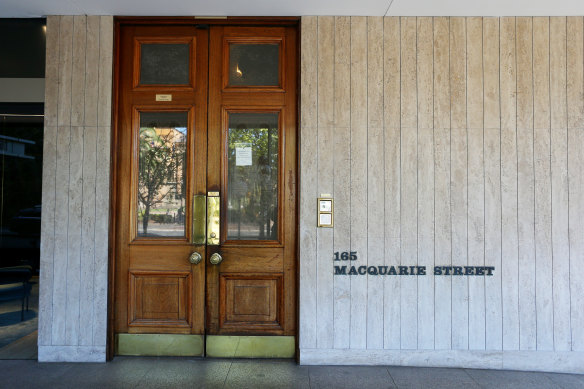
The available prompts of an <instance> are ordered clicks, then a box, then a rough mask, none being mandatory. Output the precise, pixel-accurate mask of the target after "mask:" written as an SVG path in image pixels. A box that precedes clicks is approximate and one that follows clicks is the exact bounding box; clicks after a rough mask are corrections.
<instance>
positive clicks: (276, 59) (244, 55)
mask: <svg viewBox="0 0 584 389" xmlns="http://www.w3.org/2000/svg"><path fill="white" fill-rule="evenodd" d="M279 69H280V45H279V44H275V43H261V44H251V43H245V44H240V43H231V44H230V45H229V85H230V86H276V85H278V84H279V82H280V80H279V76H280V72H279Z"/></svg>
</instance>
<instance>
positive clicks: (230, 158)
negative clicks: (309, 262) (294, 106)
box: [227, 112, 279, 240]
mask: <svg viewBox="0 0 584 389" xmlns="http://www.w3.org/2000/svg"><path fill="white" fill-rule="evenodd" d="M278 140H279V139H278V113H275V112H269V113H255V112H254V113H230V114H229V134H228V150H227V169H228V171H227V239H228V240H277V239H278V160H279V147H278Z"/></svg>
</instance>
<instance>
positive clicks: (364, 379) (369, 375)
mask: <svg viewBox="0 0 584 389" xmlns="http://www.w3.org/2000/svg"><path fill="white" fill-rule="evenodd" d="M182 387H187V388H358V389H366V388H375V389H381V388H565V389H569V388H570V389H571V388H578V389H582V388H584V375H573V374H552V373H532V372H519V371H497V370H472V369H444V368H409V367H392V366H367V367H366V366H299V365H297V364H296V363H295V362H293V361H290V360H242V359H238V360H230V359H204V360H202V359H194V358H146V357H117V358H115V359H114V360H113V361H112V362H108V363H102V364H97V363H38V362H36V361H24V360H21V361H15V360H12V361H8V360H5V361H0V388H17V389H24V388H108V389H109V388H182Z"/></svg>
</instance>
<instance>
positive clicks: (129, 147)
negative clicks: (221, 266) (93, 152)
mask: <svg viewBox="0 0 584 389" xmlns="http://www.w3.org/2000/svg"><path fill="white" fill-rule="evenodd" d="M118 50H119V53H123V55H118V56H117V57H118V58H119V63H118V64H117V66H118V77H117V81H116V82H118V88H117V90H118V96H117V98H118V103H117V107H118V113H117V120H118V122H117V131H118V133H117V137H116V139H117V144H116V145H115V150H117V155H116V159H117V161H116V171H115V174H116V178H115V180H116V183H117V185H116V189H115V197H114V209H115V218H114V223H115V225H114V232H113V233H114V235H115V247H114V250H115V253H114V255H115V259H116V260H115V264H116V265H115V303H114V306H115V308H114V309H115V316H114V317H115V322H114V332H115V333H116V334H118V335H119V334H122V335H125V334H183V335H184V334H190V335H201V336H200V339H203V336H202V335H204V328H205V317H204V314H205V301H204V298H205V262H206V261H205V260H201V261H200V262H199V257H198V255H200V257H201V258H203V259H204V258H205V256H206V252H205V246H204V245H197V244H195V243H194V242H195V239H194V233H195V231H193V226H192V223H191V221H192V220H193V198H194V196H195V195H197V194H205V193H206V159H207V156H206V153H207V89H208V86H207V83H208V80H207V73H208V69H207V67H208V31H207V30H206V29H198V28H197V27H196V26H173V27H172V28H171V29H169V28H167V27H165V26H140V25H135V26H133V25H123V26H121V27H120V31H119V41H118ZM181 339H184V337H183V338H181ZM202 342H203V341H202V340H201V341H200V343H201V351H200V353H201V354H202V353H203V345H202ZM130 343H131V342H130ZM198 353H199V352H198V351H197V352H195V353H194V354H198ZM187 354H188V353H187Z"/></svg>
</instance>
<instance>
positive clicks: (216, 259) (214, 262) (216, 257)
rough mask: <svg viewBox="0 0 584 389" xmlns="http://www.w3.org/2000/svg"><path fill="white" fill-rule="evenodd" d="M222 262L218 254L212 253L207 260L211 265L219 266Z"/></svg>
mask: <svg viewBox="0 0 584 389" xmlns="http://www.w3.org/2000/svg"><path fill="white" fill-rule="evenodd" d="M222 260H223V257H222V256H221V254H219V253H213V254H211V258H209V262H211V264H212V265H219V264H220V263H221V261H222Z"/></svg>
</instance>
